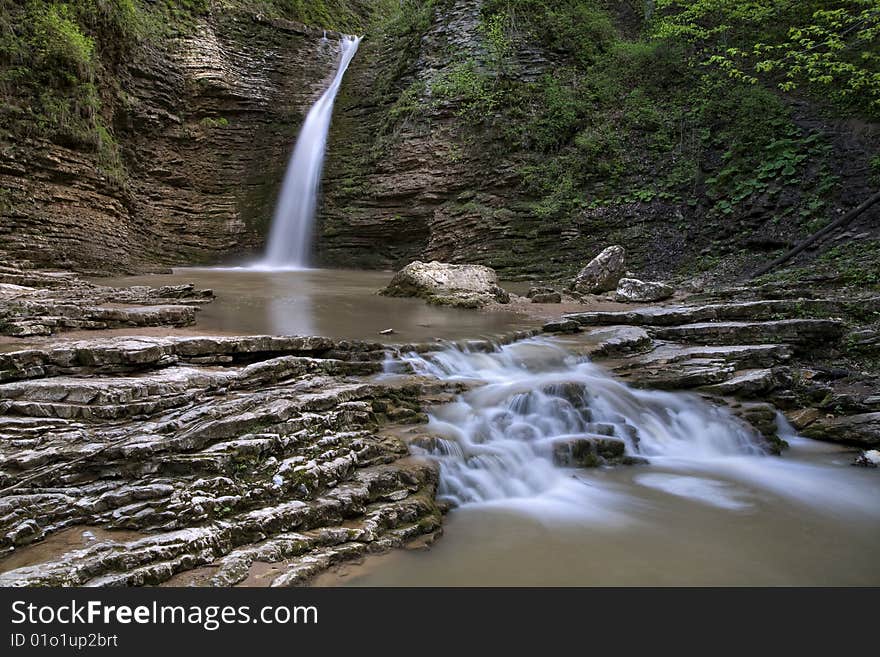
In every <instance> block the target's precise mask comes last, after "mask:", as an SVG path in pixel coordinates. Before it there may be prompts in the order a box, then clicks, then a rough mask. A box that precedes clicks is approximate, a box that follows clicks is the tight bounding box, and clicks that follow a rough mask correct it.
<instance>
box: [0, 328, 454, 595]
mask: <svg viewBox="0 0 880 657" xmlns="http://www.w3.org/2000/svg"><path fill="white" fill-rule="evenodd" d="M385 355H386V347H385V346H382V345H378V344H369V343H360V342H340V341H333V340H329V339H325V338H316V337H287V338H284V337H259V336H257V337H244V338H230V337H222V338H219V337H218V338H211V337H200V338H156V339H152V338H143V337H141V338H114V339H103V340H89V341H78V342H67V343H66V342H58V343H55V344H54V345H52V346H48V347H46V348H42V349H29V350H23V351H17V352H11V353H5V354H0V436H2V442H0V554H4V555H7V559H10V560H12V561H7V563H6V565H5V567H4V563H3V562H2V561H0V570H3V571H5V572H3V573H2V574H0V585H7V586H9V585H12V586H37V585H40V586H42V585H141V584H159V583H162V582H166V581H168V580H170V579H171V578H172V577H174V576H175V575H177V574H180V573H185V572H194V573H197V574H198V577H199V579H198V583H200V584H206V585H233V584H236V583H238V582H241V581H242V580H245V579H246V578H247V577H248V575H249V572H250V571H251V568H252V567H254V568H257V567H258V566H259V564H261V563H265V562H282V561H283V562H285V563H286V567H285V568H282V569H279V570H278V572H277V573H276V576H274V577H273V578H272V580H271V582H270V583H271V584H272V585H278V586H280V585H293V584H297V583H299V582H302V581H303V580H305V579H306V578H308V577H310V576H311V575H314V574H315V573H316V572H318V571H319V570H321V569H323V568H326V567H327V566H329V565H331V564H332V563H335V562H336V561H338V560H341V559H345V558H350V557H352V556H356V555H359V554H364V553H366V552H372V551H378V550H384V549H387V548H389V547H392V546H396V545H401V544H402V543H404V542H405V541H408V540H410V539H412V538H413V537H415V536H420V535H426V534H427V535H429V536H430V535H432V534H433V533H434V532H437V531H438V530H439V527H440V511H439V510H438V507H437V506H436V504H435V501H434V493H435V488H436V484H437V476H438V475H437V471H436V467H435V465H433V464H432V463H430V462H428V461H424V460H419V459H415V458H413V457H411V456H409V454H408V450H407V447H406V445H405V444H404V443H403V442H402V441H401V440H400V439H399V438H397V437H395V435H394V433H393V432H392V431H390V430H389V429H388V427H389V426H390V425H392V424H401V423H403V424H406V423H412V422H420V421H423V420H424V418H425V416H424V414H423V413H422V411H421V405H422V400H423V399H425V398H431V399H435V400H440V401H442V400H444V399H446V398H448V396H444V395H446V392H445V390H443V389H442V387H441V386H440V384H438V383H437V382H435V381H428V380H424V379H420V378H418V377H414V376H398V377H395V378H394V379H387V380H386V379H384V378H377V377H375V376H374V375H376V374H378V373H380V372H381V371H382V368H383V360H384V358H385ZM74 528H75V529H74ZM63 530H67V531H77V532H79V533H81V534H83V535H85V536H90V537H92V540H91V541H90V542H88V543H85V544H82V545H77V546H76V547H75V549H71V548H70V546H69V545H67V544H65V547H64V549H57V550H55V551H54V552H53V550H52V549H50V548H51V546H52V544H53V542H52V539H53V537H56V536H59V535H61V534H63ZM108 530H109V531H108ZM123 530H124V531H123ZM43 539H46V540H45V542H44V543H43V545H42V546H41V548H42V550H43V552H42V553H41V554H42V555H43V556H42V557H41V558H39V559H35V560H32V561H29V560H28V558H27V555H28V552H27V550H26V549H23V548H25V546H28V545H30V544H33V543H35V542H38V541H42V540H43ZM35 547H36V546H35ZM47 550H48V558H47V553H46V551H47ZM9 564H11V565H9ZM37 564H38V565H37ZM255 564H256V565H255ZM194 569H198V570H194Z"/></svg>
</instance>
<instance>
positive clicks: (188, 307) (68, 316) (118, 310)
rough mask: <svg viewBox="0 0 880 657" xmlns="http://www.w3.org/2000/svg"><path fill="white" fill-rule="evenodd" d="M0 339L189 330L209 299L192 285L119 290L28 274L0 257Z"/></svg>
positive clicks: (64, 276)
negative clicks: (154, 329)
mask: <svg viewBox="0 0 880 657" xmlns="http://www.w3.org/2000/svg"><path fill="white" fill-rule="evenodd" d="M0 263H2V264H0V335H9V336H13V337H19V338H21V337H31V336H47V335H53V334H55V333H58V332H61V331H72V330H80V331H82V330H102V329H114V328H136V327H146V326H172V327H179V326H189V325H191V324H195V321H196V311H197V310H198V306H199V305H200V304H203V303H209V302H210V301H212V300H213V299H214V293H213V292H212V291H211V290H197V289H195V287H194V286H192V285H165V286H162V287H157V288H154V287H147V286H134V287H125V288H114V287H107V286H104V285H96V284H93V283H89V282H87V281H84V280H82V279H80V278H78V277H77V276H76V275H74V274H71V273H69V272H48V271H41V270H37V269H34V268H33V267H32V266H31V264H30V263H28V262H25V261H11V260H9V259H8V258H3V257H2V254H0Z"/></svg>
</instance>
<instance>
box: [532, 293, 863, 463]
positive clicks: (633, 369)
mask: <svg viewBox="0 0 880 657" xmlns="http://www.w3.org/2000/svg"><path fill="white" fill-rule="evenodd" d="M722 296H723V295H722ZM713 301H714V302H713V303H705V302H703V303H696V302H694V301H692V302H691V303H688V304H684V305H673V306H665V307H664V306H648V307H644V308H637V309H633V310H630V311H594V312H580V313H570V314H568V315H563V317H562V318H561V319H560V320H558V321H554V322H550V323H548V324H546V325H545V326H544V330H545V331H547V332H550V333H571V334H579V333H582V332H585V333H584V334H583V335H581V336H580V338H579V341H580V342H582V344H583V345H584V346H582V347H580V349H581V350H582V351H583V353H585V354H587V355H589V356H590V357H592V358H595V359H601V360H602V361H604V362H605V365H606V367H608V368H609V369H610V370H611V371H612V372H614V374H615V375H617V376H619V377H620V378H621V379H623V380H624V381H627V382H628V383H630V384H632V385H636V386H641V387H646V388H657V389H665V390H698V391H700V393H701V394H703V395H704V396H706V397H711V398H714V399H715V400H716V401H718V402H719V403H727V404H731V405H732V406H731V407H732V410H733V411H734V412H735V413H736V414H737V415H739V416H740V417H741V418H742V419H744V420H746V421H747V422H749V423H750V424H752V425H753V426H755V428H756V429H758V430H759V431H760V432H761V433H762V434H763V435H765V437H767V438H768V439H770V440H771V444H772V443H773V442H774V441H776V435H777V429H778V425H777V422H776V413H777V410H776V409H779V410H781V411H782V412H783V413H784V414H785V415H786V417H787V418H788V419H789V421H790V422H791V423H792V425H793V426H794V428H795V429H797V430H798V431H800V432H801V433H802V434H803V435H805V436H809V437H811V438H817V439H820V440H828V441H833V442H839V443H843V444H847V445H854V446H859V447H863V448H871V447H875V446H876V445H877V444H878V440H880V431H878V429H880V413H878V409H880V396H878V395H876V387H877V382H878V379H877V375H876V373H873V374H872V373H871V372H864V371H861V372H860V371H854V370H850V369H847V368H843V367H840V364H841V363H842V362H845V361H844V360H842V358H841V356H842V354H843V352H844V350H846V349H847V348H852V345H853V344H854V343H853V336H855V335H860V334H862V333H864V332H865V331H866V330H865V329H859V328H853V325H854V324H855V325H856V326H858V324H859V323H860V322H861V321H863V319H860V318H863V317H865V316H870V315H872V313H874V312H876V308H878V305H880V298H878V297H876V296H864V297H862V298H859V299H857V300H856V299H849V298H844V299H840V298H837V299H835V298H824V299H803V298H801V299H784V298H778V297H777V298H773V299H760V300H748V301H740V302H736V301H729V300H726V299H714V300H713ZM844 318H845V319H844ZM570 340H571V339H570ZM570 340H569V341H570ZM866 353H876V350H875V351H873V352H866ZM828 363H830V364H831V365H832V366H830V367H829V365H828Z"/></svg>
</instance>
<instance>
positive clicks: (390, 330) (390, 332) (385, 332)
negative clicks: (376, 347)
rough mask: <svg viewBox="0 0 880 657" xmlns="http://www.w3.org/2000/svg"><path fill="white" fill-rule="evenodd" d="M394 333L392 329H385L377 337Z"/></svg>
mask: <svg viewBox="0 0 880 657" xmlns="http://www.w3.org/2000/svg"><path fill="white" fill-rule="evenodd" d="M393 333H394V329H385V330H384V331H379V335H391V334H393Z"/></svg>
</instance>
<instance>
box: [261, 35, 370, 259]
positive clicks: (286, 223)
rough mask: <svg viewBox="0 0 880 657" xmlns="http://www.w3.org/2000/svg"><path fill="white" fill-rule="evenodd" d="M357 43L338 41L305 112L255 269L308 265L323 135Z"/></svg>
mask: <svg viewBox="0 0 880 657" xmlns="http://www.w3.org/2000/svg"><path fill="white" fill-rule="evenodd" d="M360 42H361V39H360V37H349V36H346V37H343V38H342V41H341V42H340V44H341V53H340V59H339V67H338V69H337V70H336V75H335V76H334V78H333V81H332V82H331V83H330V86H329V87H328V88H327V90H326V91H325V92H324V94H323V95H322V96H321V97H320V98H319V99H318V102H316V103H315V104H314V105H313V106H312V109H311V110H309V114H308V116H307V117H306V120H305V123H304V124H303V127H302V129H301V130H300V133H299V137H298V138H297V141H296V146H295V148H294V150H293V154H292V155H291V157H290V163H289V164H288V166H287V172H286V173H285V175H284V183H283V185H282V187H281V195H280V196H279V198H278V204H277V206H276V207H275V215H274V217H273V219H272V229H271V232H270V233H269V242H268V245H267V247H266V255H265V258H264V259H263V260H262V262H260V263H259V264H258V265H257V266H258V267H259V268H266V269H305V268H307V267H308V265H309V251H310V249H311V240H312V226H313V224H314V221H315V209H316V207H317V201H318V188H319V186H320V182H321V172H322V170H323V167H324V151H325V149H326V145H327V135H328V133H329V131H330V120H331V118H332V116H333V103H334V101H335V100H336V94H337V93H338V92H339V87H340V85H341V84H342V78H343V76H344V75H345V71H346V70H347V69H348V65H349V64H350V63H351V60H352V59H353V58H354V56H355V54H357V50H358V45H359V44H360Z"/></svg>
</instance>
